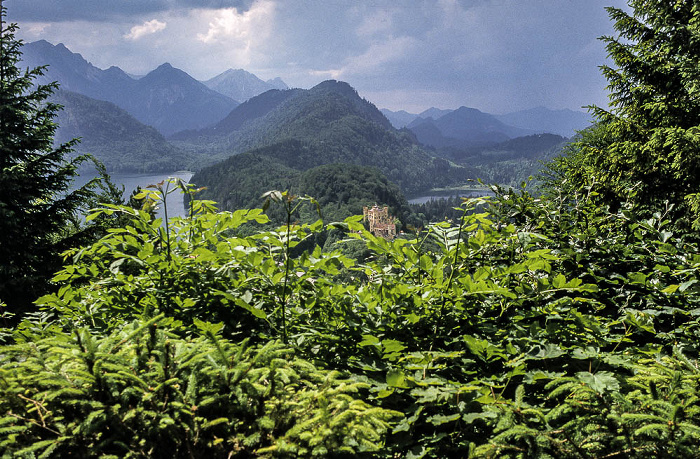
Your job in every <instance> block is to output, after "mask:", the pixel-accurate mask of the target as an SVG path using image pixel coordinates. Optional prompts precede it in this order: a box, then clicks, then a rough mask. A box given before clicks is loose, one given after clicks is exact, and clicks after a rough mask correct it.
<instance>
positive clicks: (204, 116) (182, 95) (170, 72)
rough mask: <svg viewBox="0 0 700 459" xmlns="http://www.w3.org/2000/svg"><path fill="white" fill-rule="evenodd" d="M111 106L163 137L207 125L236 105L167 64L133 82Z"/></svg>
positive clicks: (226, 113) (222, 116) (220, 117)
mask: <svg viewBox="0 0 700 459" xmlns="http://www.w3.org/2000/svg"><path fill="white" fill-rule="evenodd" d="M115 103H117V105H119V106H121V107H122V108H124V109H125V110H126V111H128V112H129V113H131V114H132V115H134V117H135V118H136V119H138V120H139V121H141V122H143V123H145V124H148V125H150V126H153V127H155V128H156V129H158V130H159V131H160V132H161V133H163V134H164V135H168V134H172V133H174V132H177V131H181V130H184V129H201V128H203V127H205V126H209V125H211V124H212V123H216V122H217V121H219V120H221V119H222V118H224V117H225V116H226V115H228V114H229V112H230V111H231V110H233V109H234V108H236V106H238V103H237V102H235V101H234V100H232V99H230V98H228V97H226V96H223V95H221V94H219V93H218V92H216V91H213V90H211V89H209V88H207V87H206V86H204V85H203V84H202V83H200V82H199V81H197V80H195V79H194V78H192V77H191V76H189V75H188V74H187V73H185V72H183V71H182V70H179V69H176V68H174V67H173V66H171V65H170V64H168V63H165V64H162V65H161V66H159V67H158V68H156V69H155V70H153V71H151V72H150V73H148V74H147V75H146V76H144V77H143V78H141V79H139V80H136V81H135V85H134V86H133V88H132V91H131V93H130V94H125V98H124V99H123V100H122V101H121V103H119V102H115Z"/></svg>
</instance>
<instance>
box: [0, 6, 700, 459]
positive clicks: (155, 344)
mask: <svg viewBox="0 0 700 459" xmlns="http://www.w3.org/2000/svg"><path fill="white" fill-rule="evenodd" d="M630 7H631V11H632V13H626V12H624V11H622V10H618V9H613V8H610V9H608V12H609V14H610V16H611V19H612V20H613V21H614V24H615V28H616V31H617V36H616V37H607V38H605V41H606V43H607V47H608V51H609V53H610V56H611V58H612V65H611V66H610V67H605V68H604V69H603V70H604V74H605V76H606V77H607V78H608V81H609V82H610V86H609V90H610V96H611V107H610V108H608V109H606V108H602V107H599V108H595V109H594V113H595V114H596V120H597V122H596V125H595V126H594V127H592V128H591V129H590V130H587V131H585V132H583V133H582V134H581V136H580V137H578V138H577V139H574V141H573V142H571V143H570V144H569V145H568V146H567V147H566V149H565V150H564V152H563V154H562V155H560V156H557V157H556V158H554V159H553V160H552V161H550V162H549V163H548V164H547V167H546V170H545V172H544V173H543V175H542V177H541V179H540V185H539V188H537V189H536V190H532V191H529V189H528V188H500V187H497V186H494V187H493V191H494V194H495V196H494V197H492V198H478V199H467V200H462V201H461V202H460V203H459V205H458V206H457V214H456V216H455V218H453V220H452V221H444V222H439V223H434V224H431V225H429V226H427V227H423V228H420V227H416V228H413V229H412V230H411V232H409V233H407V234H404V235H402V236H401V237H399V238H396V239H394V240H385V239H383V238H379V237H376V236H374V235H373V234H371V233H370V232H368V231H367V230H366V229H365V227H364V225H363V224H362V222H361V216H351V217H348V218H345V219H344V220H343V221H334V220H333V219H334V218H335V217H336V216H334V215H332V216H329V217H326V218H325V219H322V218H318V219H317V218H316V217H318V216H319V212H318V211H319V210H320V211H321V212H320V216H323V215H324V212H323V210H324V209H326V210H328V209H329V207H328V206H332V205H333V202H345V201H344V200H345V198H347V201H346V204H347V208H348V209H351V208H353V206H355V205H359V203H358V202H355V201H353V199H352V197H351V196H347V197H341V195H342V193H343V192H344V191H347V190H348V189H352V187H353V186H355V185H356V184H362V183H373V184H376V185H377V188H376V191H377V192H378V193H387V196H389V195H390V194H392V193H394V190H395V187H393V186H392V185H391V184H390V183H389V182H387V181H386V179H385V178H384V177H382V175H381V173H379V172H377V171H376V170H372V169H366V168H363V167H362V166H359V165H356V166H353V168H356V169H350V170H348V171H345V170H344V169H343V167H344V166H339V165H332V164H328V165H324V166H322V167H320V168H313V167H310V168H307V169H296V168H293V167H291V165H290V164H289V163H285V162H284V157H286V155H285V156H284V157H282V158H280V157H275V155H274V154H267V155H264V154H259V155H247V156H246V155H240V157H241V158H243V160H245V161H249V162H250V163H251V164H254V163H255V162H259V163H261V166H260V167H269V168H270V169H271V171H272V172H273V173H274V172H275V171H277V172H279V177H283V176H287V174H289V176H290V177H292V178H293V181H290V187H292V186H297V187H299V190H300V191H302V190H305V191H303V192H290V191H287V190H284V191H282V190H279V191H272V190H270V192H268V193H266V194H265V196H264V198H265V202H264V203H263V205H262V208H252V209H245V208H244V209H235V210H233V211H230V212H228V211H219V210H218V209H217V207H216V203H214V202H213V201H210V200H206V199H201V198H202V197H203V196H205V195H204V193H205V190H202V189H200V188H197V187H196V186H194V185H187V184H185V183H183V182H181V181H176V180H173V181H164V182H162V183H160V184H156V185H154V186H153V187H152V188H149V189H146V190H145V191H143V192H141V194H140V195H139V196H137V197H135V199H138V200H140V203H141V205H140V206H136V207H132V206H125V205H121V204H106V205H103V206H101V207H100V208H97V209H95V210H94V211H93V212H92V213H91V215H90V217H88V219H87V221H86V222H81V223H79V224H78V222H76V223H75V225H74V226H72V227H70V231H72V232H73V233H70V231H67V230H66V220H69V216H70V215H71V212H72V211H73V209H74V207H75V206H71V205H69V204H70V203H74V204H77V203H80V202H82V200H83V199H87V198H90V195H89V193H88V191H89V190H83V191H81V193H78V194H75V195H71V196H72V197H71V196H69V197H66V196H65V195H63V196H61V197H60V198H59V197H57V195H56V194H54V193H51V192H50V191H51V190H46V189H44V188H42V189H41V190H38V191H37V193H38V194H35V195H31V196H30V197H29V198H28V199H24V200H23V199H22V196H25V195H27V194H28V192H29V191H30V190H32V185H34V186H36V185H37V183H36V182H37V181H36V180H34V181H32V180H31V179H32V177H34V179H36V177H38V176H48V177H54V176H56V180H53V179H52V180H49V181H46V182H45V183H41V184H40V185H52V186H53V187H54V188H55V189H56V190H62V189H64V188H62V187H63V186H64V182H65V180H63V179H65V178H67V177H70V176H71V173H73V172H74V170H75V167H77V165H76V164H75V163H74V162H72V163H68V164H67V165H66V163H64V162H62V161H60V160H61V158H63V157H65V156H66V155H68V154H69V153H70V149H71V145H72V144H70V143H69V144H64V145H62V146H60V147H59V148H54V147H53V143H52V136H53V134H54V133H55V125H53V124H52V123H51V121H50V120H51V119H52V116H53V115H55V110H57V107H56V106H54V105H50V104H49V105H46V104H45V103H44V102H45V100H46V98H47V97H48V96H49V95H50V93H51V92H52V91H53V90H54V89H55V88H54V87H51V86H40V87H39V89H34V90H32V89H31V81H32V79H33V78H34V77H36V75H37V74H38V73H32V74H29V75H22V74H20V73H19V72H17V71H16V68H15V64H16V62H17V59H18V57H17V56H18V53H19V50H20V47H19V44H18V42H17V41H15V40H14V38H13V37H14V36H13V31H14V27H13V26H10V27H9V28H8V29H6V30H3V38H4V40H3V42H2V45H1V46H0V49H1V50H2V56H1V57H2V59H1V60H0V72H2V76H3V78H2V79H1V81H2V84H1V85H0V123H3V126H5V127H7V126H10V125H11V126H13V127H14V128H16V129H20V130H21V132H13V134H12V135H8V134H7V132H9V131H8V130H5V129H3V131H1V133H0V151H1V152H2V161H3V162H2V163H0V184H1V185H3V187H0V189H2V190H3V194H2V195H0V197H1V199H0V204H1V205H0V212H2V214H1V215H2V219H0V221H2V222H4V224H5V225H6V226H4V227H3V228H4V229H3V232H4V235H5V236H6V237H14V235H15V234H19V235H26V233H24V232H23V231H24V225H25V224H26V223H25V222H26V221H28V220H23V218H24V219H26V218H30V217H31V218H36V216H37V215H48V214H42V211H43V210H45V209H46V208H47V207H51V206H58V208H60V209H62V210H63V211H64V213H62V214H60V215H61V216H62V218H63V220H47V221H42V222H40V223H41V225H40V226H37V227H36V228H37V229H45V231H43V232H42V233H40V236H41V239H37V240H38V241H41V243H42V245H41V248H42V250H44V251H45V252H46V253H47V254H48V255H50V256H52V257H57V256H58V254H59V252H60V251H63V250H64V248H66V245H65V244H64V242H65V241H67V240H69V239H66V238H70V237H71V234H81V235H85V237H86V238H82V237H81V238H80V239H79V240H76V243H75V244H73V245H72V248H68V249H67V251H63V252H62V253H63V267H62V268H58V271H57V272H56V273H55V275H54V276H53V278H52V279H51V280H47V279H46V277H42V275H40V274H44V273H43V271H40V270H38V266H39V265H41V263H42V260H40V259H38V260H35V259H33V258H31V257H30V255H31V250H32V247H29V248H27V249H28V251H26V252H22V251H21V250H22V249H24V248H25V247H23V246H22V245H17V246H15V247H12V248H10V247H9V246H8V245H6V244H4V245H3V246H2V250H3V251H4V252H3V253H5V252H6V253H8V254H10V253H13V257H14V258H12V259H11V260H17V259H22V257H25V256H26V257H27V258H26V263H23V264H22V265H21V270H17V271H16V272H15V273H14V274H13V276H14V277H13V278H15V279H21V280H23V282H25V285H31V283H37V285H38V284H41V288H37V289H36V290H37V291H41V292H43V294H42V296H41V297H40V298H38V299H37V301H36V302H35V303H34V307H33V308H32V309H30V310H26V309H22V308H20V307H19V306H18V303H17V301H16V298H15V296H14V295H13V293H12V292H13V290H12V289H9V288H8V287H7V285H6V284H0V300H1V301H2V303H0V304H1V309H0V313H1V314H2V320H3V321H4V327H3V328H2V329H0V340H2V347H0V455H2V457H8V458H9V457H105V458H107V457H183V458H191V457H216V458H218V457H222V458H224V457H225V458H228V457H377V458H397V457H405V458H418V457H426V458H428V457H434V458H443V457H486V458H496V457H498V458H501V457H505V458H530V457H536V458H648V457H678V458H694V457H697V454H698V453H697V450H698V447H697V445H698V444H700V390H699V386H698V380H699V379H700V370H699V367H698V358H700V355H699V354H700V349H699V348H698V343H699V342H700V341H699V340H698V338H699V336H698V333H700V320H699V317H700V307H699V306H698V305H699V303H700V283H698V276H699V274H700V271H699V270H700V247H699V245H698V244H699V243H700V240H699V238H698V236H697V228H698V226H700V224H699V223H698V222H699V221H700V217H698V215H699V214H700V212H699V211H698V208H700V206H699V205H698V202H699V201H700V199H698V195H700V189H699V188H700V180H698V176H697V164H700V163H698V158H697V155H698V151H700V149H699V148H698V147H699V146H700V136H699V135H698V132H699V129H698V127H699V126H700V106H699V105H698V104H699V102H698V101H700V97H698V91H699V90H700V84H698V83H699V82H700V78H699V77H700V74H698V66H697V62H698V57H699V55H698V50H697V47H696V46H695V44H696V43H698V42H700V29H698V24H700V9H698V7H697V5H695V4H694V2H667V1H661V0H631V1H630ZM37 72H39V73H40V71H37ZM25 94H26V95H25ZM20 134H21V135H20ZM290 142H291V141H290ZM259 148H261V149H264V146H260V147H259ZM290 148H292V147H290ZM294 148H298V150H294V152H295V154H298V155H299V156H300V157H303V154H305V152H306V150H304V148H307V146H306V145H305V144H304V143H302V142H299V143H298V144H296V146H295V147H294ZM34 164H42V166H43V167H41V168H38V167H37V168H32V167H29V166H31V165H34ZM285 168H287V170H285ZM18 170H19V171H22V172H23V174H20V175H17V174H15V172H16V171H18ZM346 172H347V173H346ZM32 174H34V175H33V176H32ZM47 174H48V175H47ZM328 177H337V178H342V179H343V180H344V182H343V183H344V185H343V186H342V187H340V188H339V189H335V188H333V187H332V184H333V182H334V180H328ZM351 178H354V179H356V181H355V182H353V181H352V180H350V179H351ZM275 180H276V179H275ZM13 187H14V188H13ZM22 187H23V188H22ZM304 187H305V188H304ZM382 187H384V188H382ZM15 189H17V190H19V189H21V190H23V193H16V194H12V193H10V192H8V191H6V190H15ZM173 190H174V192H183V193H185V194H186V195H187V197H188V200H187V202H188V205H189V212H188V216H187V217H186V218H174V219H169V218H168V217H167V212H165V213H164V215H165V217H164V218H163V219H154V216H153V214H152V212H150V211H151V210H152V208H153V206H154V205H161V206H164V203H163V198H164V196H165V195H166V194H167V193H169V192H171V191H173ZM306 190H308V193H309V194H311V193H320V194H321V195H322V196H324V197H329V196H333V195H336V196H337V201H333V202H331V201H330V200H329V201H328V202H322V201H321V200H316V199H314V198H313V197H312V196H306V194H305V193H306ZM35 196H39V198H37V197H35ZM396 196H399V195H398V194H397V195H396ZM10 198H12V199H10ZM66 199H68V202H66ZM134 205H136V204H135V203H134ZM399 205H400V204H399ZM11 206H14V207H11ZM8 209H9V210H8ZM263 209H265V210H263ZM301 212H305V213H306V214H305V215H304V216H303V217H304V218H300V213H301ZM52 215H53V214H52ZM271 216H272V217H273V218H275V220H276V221H278V222H281V224H279V223H278V224H275V225H272V224H271V221H270V220H271ZM37 221H38V220H37ZM78 225H86V226H78ZM91 225H100V226H99V227H98V228H106V227H110V229H109V230H107V231H102V230H100V231H94V232H93V233H92V236H90V234H87V233H85V232H84V231H82V230H84V229H85V228H92V226H91ZM98 228H96V229H98ZM330 232H333V234H335V235H336V236H337V235H339V236H338V237H335V239H334V241H333V244H325V245H324V246H323V247H321V246H320V245H319V244H317V243H316V242H317V241H319V240H320V239H321V238H320V237H319V236H320V235H321V234H325V233H330ZM13 250H14V252H13ZM14 263H15V262H14V261H8V258H5V257H3V258H0V269H2V270H3V271H2V273H3V274H4V273H7V272H9V270H10V269H15V266H18V265H16V264H14Z"/></svg>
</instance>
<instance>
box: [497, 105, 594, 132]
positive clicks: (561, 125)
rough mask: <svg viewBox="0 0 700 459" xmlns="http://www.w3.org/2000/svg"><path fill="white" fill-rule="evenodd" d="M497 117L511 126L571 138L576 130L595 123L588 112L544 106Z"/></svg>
mask: <svg viewBox="0 0 700 459" xmlns="http://www.w3.org/2000/svg"><path fill="white" fill-rule="evenodd" d="M495 117H496V119H498V120H499V121H501V122H503V123H505V124H508V125H510V126H515V127H518V128H522V129H529V130H532V131H536V132H538V133H545V132H547V133H550V134H558V135H561V136H563V137H569V138H571V137H573V136H574V135H575V134H576V131H581V130H583V129H585V128H587V127H588V126H590V125H591V124H592V123H593V120H592V118H591V116H590V115H589V114H588V113H584V112H579V111H573V110H568V109H564V110H549V109H547V108H544V107H537V108H532V109H530V110H522V111H518V112H513V113H507V114H505V115H495Z"/></svg>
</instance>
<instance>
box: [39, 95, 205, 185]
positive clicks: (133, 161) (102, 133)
mask: <svg viewBox="0 0 700 459" xmlns="http://www.w3.org/2000/svg"><path fill="white" fill-rule="evenodd" d="M52 100H53V101H54V102H56V103H58V104H60V105H62V106H63V108H62V110H60V111H59V112H58V116H57V117H56V122H57V124H58V129H57V130H56V135H55V137H54V139H55V142H56V143H57V144H59V143H63V142H68V141H70V140H72V139H74V138H80V143H79V144H77V145H76V146H75V152H76V153H89V154H91V155H93V156H94V157H95V158H96V159H97V160H99V161H100V162H102V163H103V164H104V165H105V167H106V168H107V170H108V171H110V172H172V171H175V170H181V169H185V168H187V167H189V166H190V164H191V161H190V159H189V158H188V156H187V155H186V154H185V153H184V152H183V151H181V150H179V149H178V148H176V147H174V146H173V145H171V144H170V143H168V141H167V140H165V138H164V137H163V135H162V134H160V133H159V132H158V131H157V130H155V129H154V128H152V127H150V126H146V125H144V124H142V123H140V122H139V121H138V120H136V119H135V118H134V117H132V116H131V115H129V114H128V113H127V112H126V111H125V110H123V109H121V108H119V107H117V106H116V105H114V104H112V103H110V102H103V101H99V100H96V99H91V98H89V97H87V96H83V95H81V94H77V93H74V92H70V91H62V90H61V91H57V92H56V93H55V94H54V95H53V97H52Z"/></svg>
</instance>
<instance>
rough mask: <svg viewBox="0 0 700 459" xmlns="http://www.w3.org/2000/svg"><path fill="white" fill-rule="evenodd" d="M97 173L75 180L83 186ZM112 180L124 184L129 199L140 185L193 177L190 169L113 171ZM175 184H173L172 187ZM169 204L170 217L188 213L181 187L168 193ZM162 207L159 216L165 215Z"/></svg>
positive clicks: (81, 175)
mask: <svg viewBox="0 0 700 459" xmlns="http://www.w3.org/2000/svg"><path fill="white" fill-rule="evenodd" d="M95 177H96V174H94V173H90V172H83V173H81V174H80V176H79V177H78V178H76V180H75V185H76V186H81V185H84V184H86V183H87V182H89V181H90V180H91V179H93V178H95ZM110 177H111V179H112V182H114V183H115V184H116V185H117V186H122V185H123V186H124V198H125V199H128V197H129V196H130V195H131V193H132V192H133V191H134V190H135V189H136V188H138V187H141V188H146V187H147V186H148V185H155V184H156V183H159V182H161V181H162V180H166V179H168V178H170V177H173V178H180V179H182V180H183V181H185V182H189V181H190V179H191V178H192V172H190V171H177V172H171V173H162V174H120V173H112V174H110ZM172 187H173V185H171V188H172ZM167 205H168V217H184V216H185V215H186V211H185V201H184V195H183V194H182V192H181V191H180V190H179V189H176V190H175V191H174V192H172V193H170V194H169V195H168V199H167ZM160 207H161V209H159V210H158V212H157V216H158V217H163V209H162V205H161V206H160Z"/></svg>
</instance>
